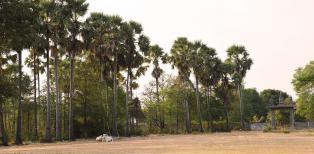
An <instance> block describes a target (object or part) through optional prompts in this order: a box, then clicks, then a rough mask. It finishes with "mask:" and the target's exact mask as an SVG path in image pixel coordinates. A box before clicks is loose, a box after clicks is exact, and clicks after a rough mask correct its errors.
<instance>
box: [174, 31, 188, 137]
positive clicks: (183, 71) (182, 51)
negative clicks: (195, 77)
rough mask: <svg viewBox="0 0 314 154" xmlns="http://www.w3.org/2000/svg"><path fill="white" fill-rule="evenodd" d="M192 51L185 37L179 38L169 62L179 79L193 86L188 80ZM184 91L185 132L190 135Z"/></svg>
mask: <svg viewBox="0 0 314 154" xmlns="http://www.w3.org/2000/svg"><path fill="white" fill-rule="evenodd" d="M191 50H192V44H191V43H190V42H189V41H188V39H187V38H185V37H180V38H178V39H177V40H175V42H174V44H173V45H172V48H171V57H170V61H171V63H172V67H176V68H177V69H178V71H179V76H180V78H181V79H182V80H183V81H185V82H187V84H189V85H191V86H193V84H191V81H190V79H189V77H190V74H191V70H190V56H189V55H191ZM184 91H185V95H186V97H185V100H184V103H185V110H186V130H187V132H188V133H191V132H192V130H191V121H190V111H189V110H190V109H189V103H188V100H187V99H188V93H187V89H185V90H184Z"/></svg>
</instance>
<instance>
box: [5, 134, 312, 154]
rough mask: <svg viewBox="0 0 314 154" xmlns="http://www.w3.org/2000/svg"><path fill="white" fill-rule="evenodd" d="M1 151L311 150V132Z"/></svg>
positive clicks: (68, 144)
mask: <svg viewBox="0 0 314 154" xmlns="http://www.w3.org/2000/svg"><path fill="white" fill-rule="evenodd" d="M0 153H1V154H7V153H8V154H24V153H31V154H42V153H49V154H77V153H78V154H89V153H91V154H100V153H113V154H116V153H136V154H138V153H180V154H191V153H214V154H220V153H263V154H265V153H276V154H278V153H282V154H288V153H314V134H313V133H310V132H301V133H300V132H294V133H289V134H283V133H263V132H231V133H213V134H197V135H165V136H156V135H150V136H147V137H131V138H123V139H120V140H118V141H115V142H113V143H101V142H96V141H93V140H80V141H75V142H60V143H50V144H43V143H39V144H31V145H23V146H10V147H0Z"/></svg>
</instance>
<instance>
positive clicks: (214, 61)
mask: <svg viewBox="0 0 314 154" xmlns="http://www.w3.org/2000/svg"><path fill="white" fill-rule="evenodd" d="M199 56H200V57H201V58H202V61H203V65H202V66H201V67H200V69H201V72H200V74H199V80H200V83H201V84H202V85H203V86H204V87H205V89H206V90H205V91H206V92H205V93H206V104H207V116H208V117H207V121H208V129H209V128H211V131H212V130H213V121H212V115H211V103H210V99H211V96H212V88H213V87H216V85H217V83H218V80H219V73H218V70H217V69H218V68H219V65H220V64H221V60H220V59H219V58H218V57H217V54H216V51H215V49H213V48H209V47H205V48H204V49H203V52H201V53H200V55H199Z"/></svg>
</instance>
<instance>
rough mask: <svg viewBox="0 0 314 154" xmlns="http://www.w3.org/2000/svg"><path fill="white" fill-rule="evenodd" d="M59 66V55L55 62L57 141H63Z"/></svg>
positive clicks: (56, 56)
mask: <svg viewBox="0 0 314 154" xmlns="http://www.w3.org/2000/svg"><path fill="white" fill-rule="evenodd" d="M58 65H59V59H58V54H57V53H56V55H55V61H54V67H55V70H54V75H55V84H56V140H57V141H60V140H61V105H60V99H59V98H60V97H59V74H58V71H59V69H58Z"/></svg>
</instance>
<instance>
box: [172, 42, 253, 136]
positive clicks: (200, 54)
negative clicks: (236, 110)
mask: <svg viewBox="0 0 314 154" xmlns="http://www.w3.org/2000/svg"><path fill="white" fill-rule="evenodd" d="M227 53H228V58H227V59H226V60H225V61H224V62H222V60H220V59H219V57H218V56H217V54H216V51H215V49H213V48H210V47H208V46H207V45H206V44H205V43H203V42H201V41H194V42H191V41H189V40H188V39H187V38H185V37H181V38H178V39H177V40H175V42H174V44H173V46H172V48H171V56H170V57H169V58H168V59H169V61H170V62H171V63H172V65H173V66H175V67H176V68H177V69H178V71H179V77H180V78H181V79H182V81H184V82H186V84H187V85H189V86H190V87H191V88H192V89H193V90H194V91H195V96H196V107H197V114H198V123H199V125H198V126H199V127H198V129H199V131H200V132H203V131H204V128H203V124H202V121H203V119H202V111H201V105H200V94H199V93H200V92H199V91H200V90H199V85H200V84H201V85H202V86H203V87H204V88H205V89H207V90H206V97H207V99H206V101H207V104H208V106H209V108H210V102H209V100H210V99H209V97H211V95H212V90H213V89H214V90H215V95H216V96H218V97H219V98H222V99H223V102H224V106H225V116H226V118H227V122H226V123H227V125H228V103H230V98H229V97H230V96H231V94H230V93H232V89H234V87H235V86H236V87H238V94H239V100H240V114H241V127H242V128H244V120H243V108H242V96H241V90H242V86H243V78H244V77H245V76H246V72H247V70H249V69H250V67H251V65H252V63H253V61H252V59H250V58H249V54H248V53H247V51H246V49H245V47H243V46H238V45H233V46H231V47H230V48H229V49H228V50H227ZM191 74H193V75H194V77H195V84H194V83H193V82H192V81H191V80H190V75H191ZM186 88H189V87H186ZM187 90H188V89H185V90H183V91H185V93H186V95H187V92H186V91H187ZM185 99H186V101H184V102H185V108H186V114H185V116H186V118H185V119H186V122H185V123H186V130H187V132H188V133H191V131H192V130H191V121H190V117H189V116H190V114H189V107H188V106H189V104H188V101H187V99H188V96H186V97H185ZM208 121H209V123H212V120H211V114H210V113H209V115H208ZM211 125H212V124H211ZM228 129H229V128H227V130H228Z"/></svg>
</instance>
